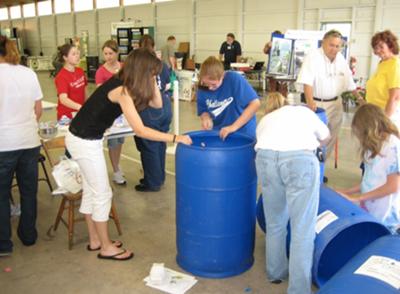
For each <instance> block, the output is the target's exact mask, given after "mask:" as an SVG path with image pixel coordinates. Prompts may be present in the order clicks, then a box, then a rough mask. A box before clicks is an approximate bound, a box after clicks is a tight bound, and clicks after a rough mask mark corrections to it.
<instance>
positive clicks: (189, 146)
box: [178, 130, 256, 151]
mask: <svg viewBox="0 0 400 294" xmlns="http://www.w3.org/2000/svg"><path fill="white" fill-rule="evenodd" d="M197 134H207V136H212V135H216V136H217V137H219V132H218V131H215V130H211V131H207V130H201V131H190V132H187V133H185V135H188V136H191V135H197ZM229 136H232V137H243V138H246V139H249V140H250V141H251V142H250V143H247V144H243V145H240V146H234V147H207V150H210V151H218V150H224V151H230V150H238V149H245V148H248V147H253V146H254V145H255V144H256V139H255V138H252V137H250V136H248V135H245V134H242V133H237V132H236V133H233V134H229ZM178 147H179V148H185V149H196V150H203V149H204V147H201V146H193V145H185V144H178Z"/></svg>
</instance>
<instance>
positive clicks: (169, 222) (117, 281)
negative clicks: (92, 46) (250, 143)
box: [0, 73, 360, 294]
mask: <svg viewBox="0 0 400 294" xmlns="http://www.w3.org/2000/svg"><path fill="white" fill-rule="evenodd" d="M39 79H40V82H41V85H42V89H43V92H44V99H45V100H48V101H52V102H56V93H55V88H54V84H53V80H52V79H51V78H49V76H48V73H40V74H39ZM93 89H94V86H93V84H91V85H90V86H89V93H90V92H91V91H93ZM180 114H181V118H180V124H181V132H185V131H190V130H196V129H199V127H200V124H199V120H198V119H197V117H196V105H195V103H190V102H181V103H180ZM261 116H262V112H261V111H260V113H259V114H258V117H261ZM54 119H55V110H52V111H47V112H45V113H44V115H43V118H42V120H43V121H46V120H54ZM350 119H351V115H347V114H346V115H345V123H344V126H343V130H342V132H341V135H340V147H339V167H338V169H334V168H333V162H332V161H329V162H328V164H327V169H326V175H327V176H328V177H329V185H331V186H334V187H346V186H349V185H352V184H354V183H356V182H357V181H358V180H359V178H360V172H359V169H358V166H359V159H358V156H357V155H356V154H357V153H356V152H357V147H356V145H355V142H354V138H352V137H351V134H350V130H349V127H348V126H349V121H350ZM289 123H290V122H289ZM138 158H139V155H138V152H137V151H136V148H135V146H134V144H133V140H132V139H131V138H127V140H126V143H125V145H124V147H123V158H122V160H121V166H122V169H123V171H124V172H125V174H126V178H127V180H128V184H127V185H126V186H122V187H121V186H115V187H114V188H115V190H114V199H115V203H116V207H117V210H118V213H119V216H120V220H121V224H122V230H123V235H122V236H121V237H119V236H118V234H117V232H116V229H115V226H114V224H113V222H110V234H111V238H112V239H115V240H116V239H118V240H121V241H122V242H123V243H124V246H125V247H126V248H128V249H131V250H133V251H134V252H135V258H134V259H133V260H131V261H127V262H113V261H101V260H98V259H97V258H96V253H92V252H88V251H86V244H87V241H88V238H87V231H86V226H85V224H84V223H78V224H77V225H76V226H75V244H74V247H73V249H72V250H68V247H67V231H66V229H65V228H64V227H63V226H61V227H60V228H59V229H58V231H57V232H56V235H55V236H54V237H53V238H50V237H49V236H47V234H46V232H47V230H48V229H49V227H50V225H51V224H52V223H53V222H54V218H55V215H56V212H57V209H58V206H59V203H60V198H59V197H53V196H52V195H51V194H50V192H49V190H48V187H47V185H46V184H45V183H44V182H42V183H40V185H39V193H38V219H37V228H38V232H39V237H38V240H37V244H36V245H35V246H32V247H24V246H22V244H21V242H20V241H19V240H18V238H17V237H16V236H15V229H16V226H17V221H18V219H17V218H16V217H13V221H12V223H13V232H14V236H13V241H14V252H13V254H12V256H11V257H4V258H0V289H1V290H0V293H5V294H6V293H24V292H26V293H43V294H46V293H74V294H75V293H114V294H116V293H161V292H159V291H157V290H154V289H151V288H149V287H147V286H145V283H144V282H143V278H145V277H146V276H147V275H148V272H149V270H150V267H151V265H152V263H154V262H163V263H165V265H166V266H167V267H169V268H172V269H175V270H178V271H183V270H181V269H180V268H179V266H178V265H177V264H176V261H175V256H176V246H175V177H174V157H173V156H171V155H168V158H167V170H168V176H167V179H166V184H165V186H164V187H163V188H162V189H161V191H160V192H157V193H139V192H136V191H135V190H134V185H136V184H137V183H138V180H139V178H141V166H140V161H139V160H138ZM107 159H108V156H107ZM110 170H111V169H110ZM110 175H111V172H110ZM13 194H14V195H15V196H17V195H18V191H17V190H14V191H13ZM16 198H18V197H16ZM264 247H265V246H264V234H263V233H262V231H261V230H260V229H259V228H258V227H257V232H256V246H255V250H254V257H255V263H254V265H253V267H252V268H251V269H250V270H248V271H247V272H245V273H244V274H242V275H239V276H236V277H232V278H228V279H216V280H213V279H202V278H199V279H198V280H199V281H198V283H197V284H196V285H195V286H194V287H193V288H192V289H191V290H190V291H189V293H193V294H196V293H201V294H206V293H210V294H211V293H213V294H214V293H270V294H275V293H285V291H286V288H287V283H286V282H284V283H282V284H280V285H273V284H270V283H269V282H268V281H267V280H266V275H265V254H264ZM6 267H10V268H11V269H12V271H11V272H5V271H4V269H5V268H6Z"/></svg>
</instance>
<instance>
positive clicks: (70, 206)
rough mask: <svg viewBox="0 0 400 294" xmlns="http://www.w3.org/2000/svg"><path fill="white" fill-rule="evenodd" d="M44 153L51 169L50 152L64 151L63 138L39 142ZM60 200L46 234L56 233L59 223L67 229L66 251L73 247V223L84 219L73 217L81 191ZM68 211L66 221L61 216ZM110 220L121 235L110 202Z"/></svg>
mask: <svg viewBox="0 0 400 294" xmlns="http://www.w3.org/2000/svg"><path fill="white" fill-rule="evenodd" d="M41 142H42V146H43V149H44V152H45V153H46V156H47V158H48V160H49V163H50V166H51V167H52V168H53V167H54V165H55V164H56V161H54V160H53V158H52V156H51V151H54V150H56V149H62V150H65V138H64V137H56V138H54V139H50V140H47V141H43V140H42V141H41ZM61 197H62V200H61V203H60V207H59V208H58V213H57V216H56V220H55V222H54V226H51V227H50V229H49V230H48V232H47V234H48V235H50V232H51V230H53V231H56V230H57V229H58V225H59V224H60V221H61V222H62V223H63V224H64V225H65V226H66V227H67V229H68V249H69V250H71V249H72V245H73V237H74V226H75V222H78V221H83V220H85V218H84V217H78V218H76V217H75V208H77V207H78V206H79V204H80V201H81V199H82V191H80V192H78V193H76V194H73V193H64V194H61ZM65 210H68V219H67V220H64V218H63V214H64V211H65ZM110 218H111V219H113V220H114V223H115V226H116V227H117V231H118V234H119V235H122V230H121V225H120V222H119V217H118V214H117V210H116V208H115V205H114V202H111V211H110Z"/></svg>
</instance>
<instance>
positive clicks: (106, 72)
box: [96, 40, 126, 185]
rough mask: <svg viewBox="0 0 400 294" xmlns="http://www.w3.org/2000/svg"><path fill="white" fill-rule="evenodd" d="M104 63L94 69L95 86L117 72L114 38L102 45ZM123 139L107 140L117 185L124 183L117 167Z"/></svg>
mask: <svg viewBox="0 0 400 294" xmlns="http://www.w3.org/2000/svg"><path fill="white" fill-rule="evenodd" d="M102 50H103V56H104V61H105V62H104V64H103V65H102V66H100V67H99V69H98V70H97V71H96V86H97V87H99V86H101V85H102V84H103V83H104V82H106V81H107V80H108V79H110V78H111V77H112V76H113V75H114V74H116V73H117V72H119V70H120V69H121V67H122V63H121V62H119V61H118V44H117V42H116V41H115V40H108V41H106V42H105V43H104V45H103V47H102ZM124 141H125V139H124V138H123V137H122V138H115V139H109V140H108V141H107V145H108V155H109V156H110V161H111V165H112V168H113V171H114V175H113V181H114V182H115V183H116V184H118V185H124V184H126V179H125V177H124V173H123V172H122V171H121V169H120V167H119V160H120V158H121V151H122V144H124Z"/></svg>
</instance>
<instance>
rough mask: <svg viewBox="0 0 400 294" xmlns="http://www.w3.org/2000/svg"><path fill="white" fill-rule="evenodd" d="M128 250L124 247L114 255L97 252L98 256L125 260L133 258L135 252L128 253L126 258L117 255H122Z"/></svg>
mask: <svg viewBox="0 0 400 294" xmlns="http://www.w3.org/2000/svg"><path fill="white" fill-rule="evenodd" d="M125 252H126V249H123V250H122V251H121V252H118V253H117V254H114V255H109V256H108V255H101V254H100V253H99V254H97V258H100V259H108V260H120V261H124V260H129V259H131V258H132V257H133V255H134V254H133V252H132V253H131V254H130V255H128V256H127V257H124V258H117V256H119V255H122V254H124V253H125Z"/></svg>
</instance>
